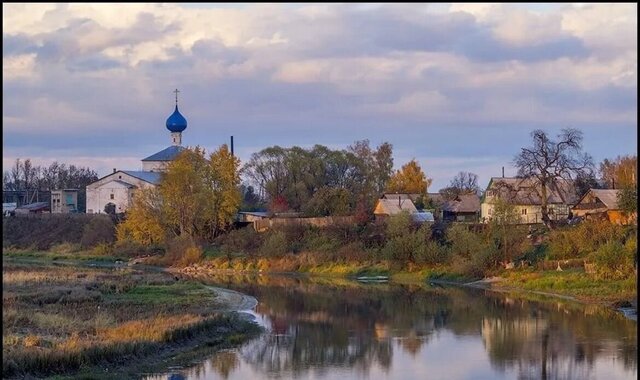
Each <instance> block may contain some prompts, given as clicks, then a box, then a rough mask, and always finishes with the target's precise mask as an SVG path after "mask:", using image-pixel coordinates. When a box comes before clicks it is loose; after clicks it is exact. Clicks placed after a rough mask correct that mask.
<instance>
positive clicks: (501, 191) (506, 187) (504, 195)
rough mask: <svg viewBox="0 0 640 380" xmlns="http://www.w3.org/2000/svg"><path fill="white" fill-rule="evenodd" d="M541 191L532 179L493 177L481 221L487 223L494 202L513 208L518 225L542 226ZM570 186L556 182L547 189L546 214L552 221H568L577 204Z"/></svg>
mask: <svg viewBox="0 0 640 380" xmlns="http://www.w3.org/2000/svg"><path fill="white" fill-rule="evenodd" d="M541 194H542V191H541V188H540V186H539V185H538V184H537V182H536V181H535V180H534V179H531V178H514V177H506V178H505V177H493V178H491V180H490V181H489V185H488V186H487V190H486V191H485V192H484V195H483V196H482V200H481V204H480V220H481V221H483V222H489V221H490V220H491V218H492V214H493V208H494V204H495V202H496V200H498V199H500V200H502V201H505V202H508V203H510V204H512V205H514V207H515V209H516V212H517V213H518V214H519V215H520V223H522V224H533V223H542V196H541ZM577 201H578V199H577V196H576V191H575V187H574V185H573V182H571V181H566V180H559V181H557V183H556V184H555V185H552V186H549V187H547V210H548V213H549V218H550V219H551V220H564V219H567V218H568V217H569V215H570V212H571V207H573V206H574V205H575V204H576V203H577Z"/></svg>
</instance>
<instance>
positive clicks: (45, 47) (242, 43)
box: [2, 3, 638, 191]
mask: <svg viewBox="0 0 640 380" xmlns="http://www.w3.org/2000/svg"><path fill="white" fill-rule="evenodd" d="M2 7H3V16H2V17H3V20H2V21H3V23H2V25H3V26H2V28H3V29H2V40H3V41H2V42H3V47H2V49H3V50H2V60H3V65H2V77H3V84H2V91H3V103H2V121H3V131H2V137H3V139H2V140H3V156H2V163H3V170H8V169H9V168H10V166H11V165H12V163H13V162H14V161H15V159H16V158H22V159H25V158H30V159H31V160H32V161H33V162H34V163H36V164H40V165H49V164H50V163H51V162H53V161H56V160H57V161H58V162H60V163H62V162H64V163H67V164H76V165H82V166H89V167H91V168H93V169H94V170H96V171H97V172H98V174H99V175H100V176H103V175H106V174H108V173H109V172H111V171H112V170H113V168H117V169H123V170H140V169H141V163H140V160H141V159H142V158H144V157H147V156H149V155H151V154H153V153H155V152H157V151H159V150H161V149H163V148H165V147H167V146H169V145H170V144H171V142H170V136H169V131H168V130H167V129H166V127H165V121H166V118H167V117H168V116H169V115H170V114H171V113H172V112H173V108H174V104H175V98H174V94H173V90H174V89H176V88H178V89H179V90H180V100H179V107H180V111H181V113H182V114H183V115H184V116H185V117H186V119H187V120H188V127H187V129H186V131H185V132H184V133H183V137H182V141H183V145H187V146H195V145H200V146H202V147H204V148H206V149H207V150H208V151H211V150H213V149H216V148H217V147H218V146H220V145H221V144H223V143H228V142H229V138H230V136H232V135H233V136H234V145H235V152H236V155H237V156H238V157H239V158H240V159H241V161H242V162H246V161H247V160H248V159H249V158H250V156H251V154H252V153H254V152H258V151H260V150H261V149H264V148H266V147H268V146H273V145H280V146H284V147H289V146H293V145H298V146H302V147H311V146H313V145H314V144H321V145H326V146H328V147H330V148H332V149H344V148H346V147H347V146H348V145H350V144H352V143H353V142H354V141H356V140H363V139H368V140H369V141H370V142H371V145H372V146H373V147H375V146H377V145H379V144H381V143H383V142H385V141H386V142H390V143H391V144H393V151H394V166H395V168H396V169H398V168H400V167H401V166H402V165H403V164H405V163H406V162H408V161H409V160H411V159H416V160H417V161H418V163H419V164H420V165H421V167H422V168H423V170H424V171H425V173H426V174H427V176H428V177H430V178H432V179H433V183H432V185H431V187H430V188H429V191H437V190H438V189H440V188H442V187H445V186H447V184H448V183H449V181H450V180H451V179H452V178H453V177H454V176H455V175H456V173H457V172H459V171H468V172H473V173H475V174H477V175H478V176H479V184H480V186H481V187H483V188H484V187H486V184H487V183H488V181H489V179H490V177H492V176H500V175H501V168H502V167H505V174H506V175H514V174H515V173H516V170H515V168H514V167H513V158H514V156H515V155H516V154H517V153H519V152H520V148H522V147H526V146H528V145H530V141H531V137H530V134H531V131H533V130H534V129H543V130H545V131H547V132H548V133H549V134H550V135H552V136H555V135H556V134H557V133H559V132H560V131H561V129H563V128H576V129H578V130H580V131H582V132H583V136H584V141H583V142H584V148H585V151H586V152H588V153H590V154H591V155H592V156H593V158H594V161H595V162H596V163H598V162H600V161H602V160H603V159H604V158H615V157H616V156H618V155H624V154H636V152H637V135H638V133H637V80H638V77H637V75H638V62H637V57H638V40H637V32H638V20H637V4H517V5H507V4H462V3H457V4H451V5H449V4H240V5H238V4H229V5H225V4H182V5H178V4H3V6H2Z"/></svg>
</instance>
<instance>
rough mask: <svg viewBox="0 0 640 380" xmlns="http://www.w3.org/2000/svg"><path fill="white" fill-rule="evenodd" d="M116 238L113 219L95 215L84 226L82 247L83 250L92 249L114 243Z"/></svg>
mask: <svg viewBox="0 0 640 380" xmlns="http://www.w3.org/2000/svg"><path fill="white" fill-rule="evenodd" d="M115 237H116V229H115V225H114V224H113V221H112V220H111V218H109V217H107V216H103V215H95V216H94V217H93V218H92V219H91V220H90V221H89V223H87V224H86V225H85V226H84V229H83V231H82V239H81V240H80V245H81V246H82V248H92V247H95V246H96V245H98V244H101V243H107V244H108V243H113V242H114V241H115Z"/></svg>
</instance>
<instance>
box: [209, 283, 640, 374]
mask: <svg viewBox="0 0 640 380" xmlns="http://www.w3.org/2000/svg"><path fill="white" fill-rule="evenodd" d="M269 279H270V277H266V276H262V277H260V283H258V282H257V281H255V280H254V279H251V278H242V279H240V280H238V279H236V280H233V281H229V282H227V279H225V280H224V281H216V283H218V284H220V283H222V284H223V286H226V287H229V288H232V289H235V290H238V291H240V292H243V293H247V294H250V295H252V296H254V297H256V298H257V299H258V300H259V301H260V303H259V305H258V309H257V311H258V312H259V313H260V314H262V315H264V316H266V317H267V318H268V319H269V320H270V322H271V325H272V326H273V334H265V335H264V336H262V337H261V338H260V339H258V340H256V341H254V342H253V343H252V344H250V345H248V346H246V347H245V349H243V354H242V356H243V359H244V360H245V361H247V362H248V363H250V364H251V365H252V366H254V367H256V368H258V369H259V370H260V371H261V372H262V373H271V374H278V373H280V374H281V373H282V372H291V373H293V374H296V375H300V374H302V373H304V372H305V371H307V370H309V369H311V368H313V369H314V370H316V371H322V370H323V369H327V368H330V367H350V368H354V369H358V370H359V371H362V372H363V373H367V371H368V369H369V368H370V367H371V366H373V365H374V364H376V365H378V366H380V367H381V368H383V369H384V368H387V369H388V368H390V366H391V361H392V356H393V345H392V344H391V341H392V340H393V339H396V338H397V339H398V340H399V345H398V347H400V349H401V350H402V351H404V352H407V353H408V354H410V355H412V356H413V355H417V354H418V353H419V352H420V351H421V350H422V348H423V347H424V346H425V345H426V344H428V342H429V339H430V337H431V336H433V332H434V331H438V330H448V331H451V332H453V333H454V334H456V335H461V336H462V335H465V336H478V337H482V340H483V342H484V345H485V348H486V351H487V354H488V356H489V359H490V361H491V363H492V366H493V367H494V368H496V369H497V370H501V371H502V370H505V369H507V368H515V369H516V371H517V373H518V374H519V377H520V378H545V377H546V378H581V377H588V376H589V371H590V369H589V368H590V367H592V365H593V363H594V361H595V359H596V358H597V357H598V356H599V355H607V356H608V357H615V358H617V360H621V361H622V362H623V363H624V366H625V368H626V369H635V368H636V367H637V359H636V355H637V341H636V339H635V335H636V331H637V326H636V324H635V322H633V321H629V320H626V319H624V318H623V317H621V316H620V315H618V314H617V313H614V312H611V311H610V310H607V309H604V308H599V307H591V306H587V307H585V306H584V305H580V304H575V303H568V302H564V301H562V302H558V301H555V302H549V301H545V302H539V301H535V300H525V299H519V298H511V297H509V296H508V295H505V294H498V293H494V292H489V291H484V290H479V289H463V288H455V287H454V288H431V287H428V286H427V285H426V284H425V285H424V286H422V285H410V286H401V285H390V284H376V285H366V286H361V285H357V284H354V283H349V282H345V283H343V284H340V285H335V284H332V283H327V282H321V283H318V282H315V281H314V280H303V279H300V278H287V277H283V278H278V277H275V278H273V279H274V280H273V281H271V280H269ZM625 337H626V338H625Z"/></svg>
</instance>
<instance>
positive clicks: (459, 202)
mask: <svg viewBox="0 0 640 380" xmlns="http://www.w3.org/2000/svg"><path fill="white" fill-rule="evenodd" d="M442 210H443V211H448V212H478V211H480V197H478V196H477V195H476V194H461V195H458V196H456V197H455V199H451V200H446V201H444V202H443V205H442Z"/></svg>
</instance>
